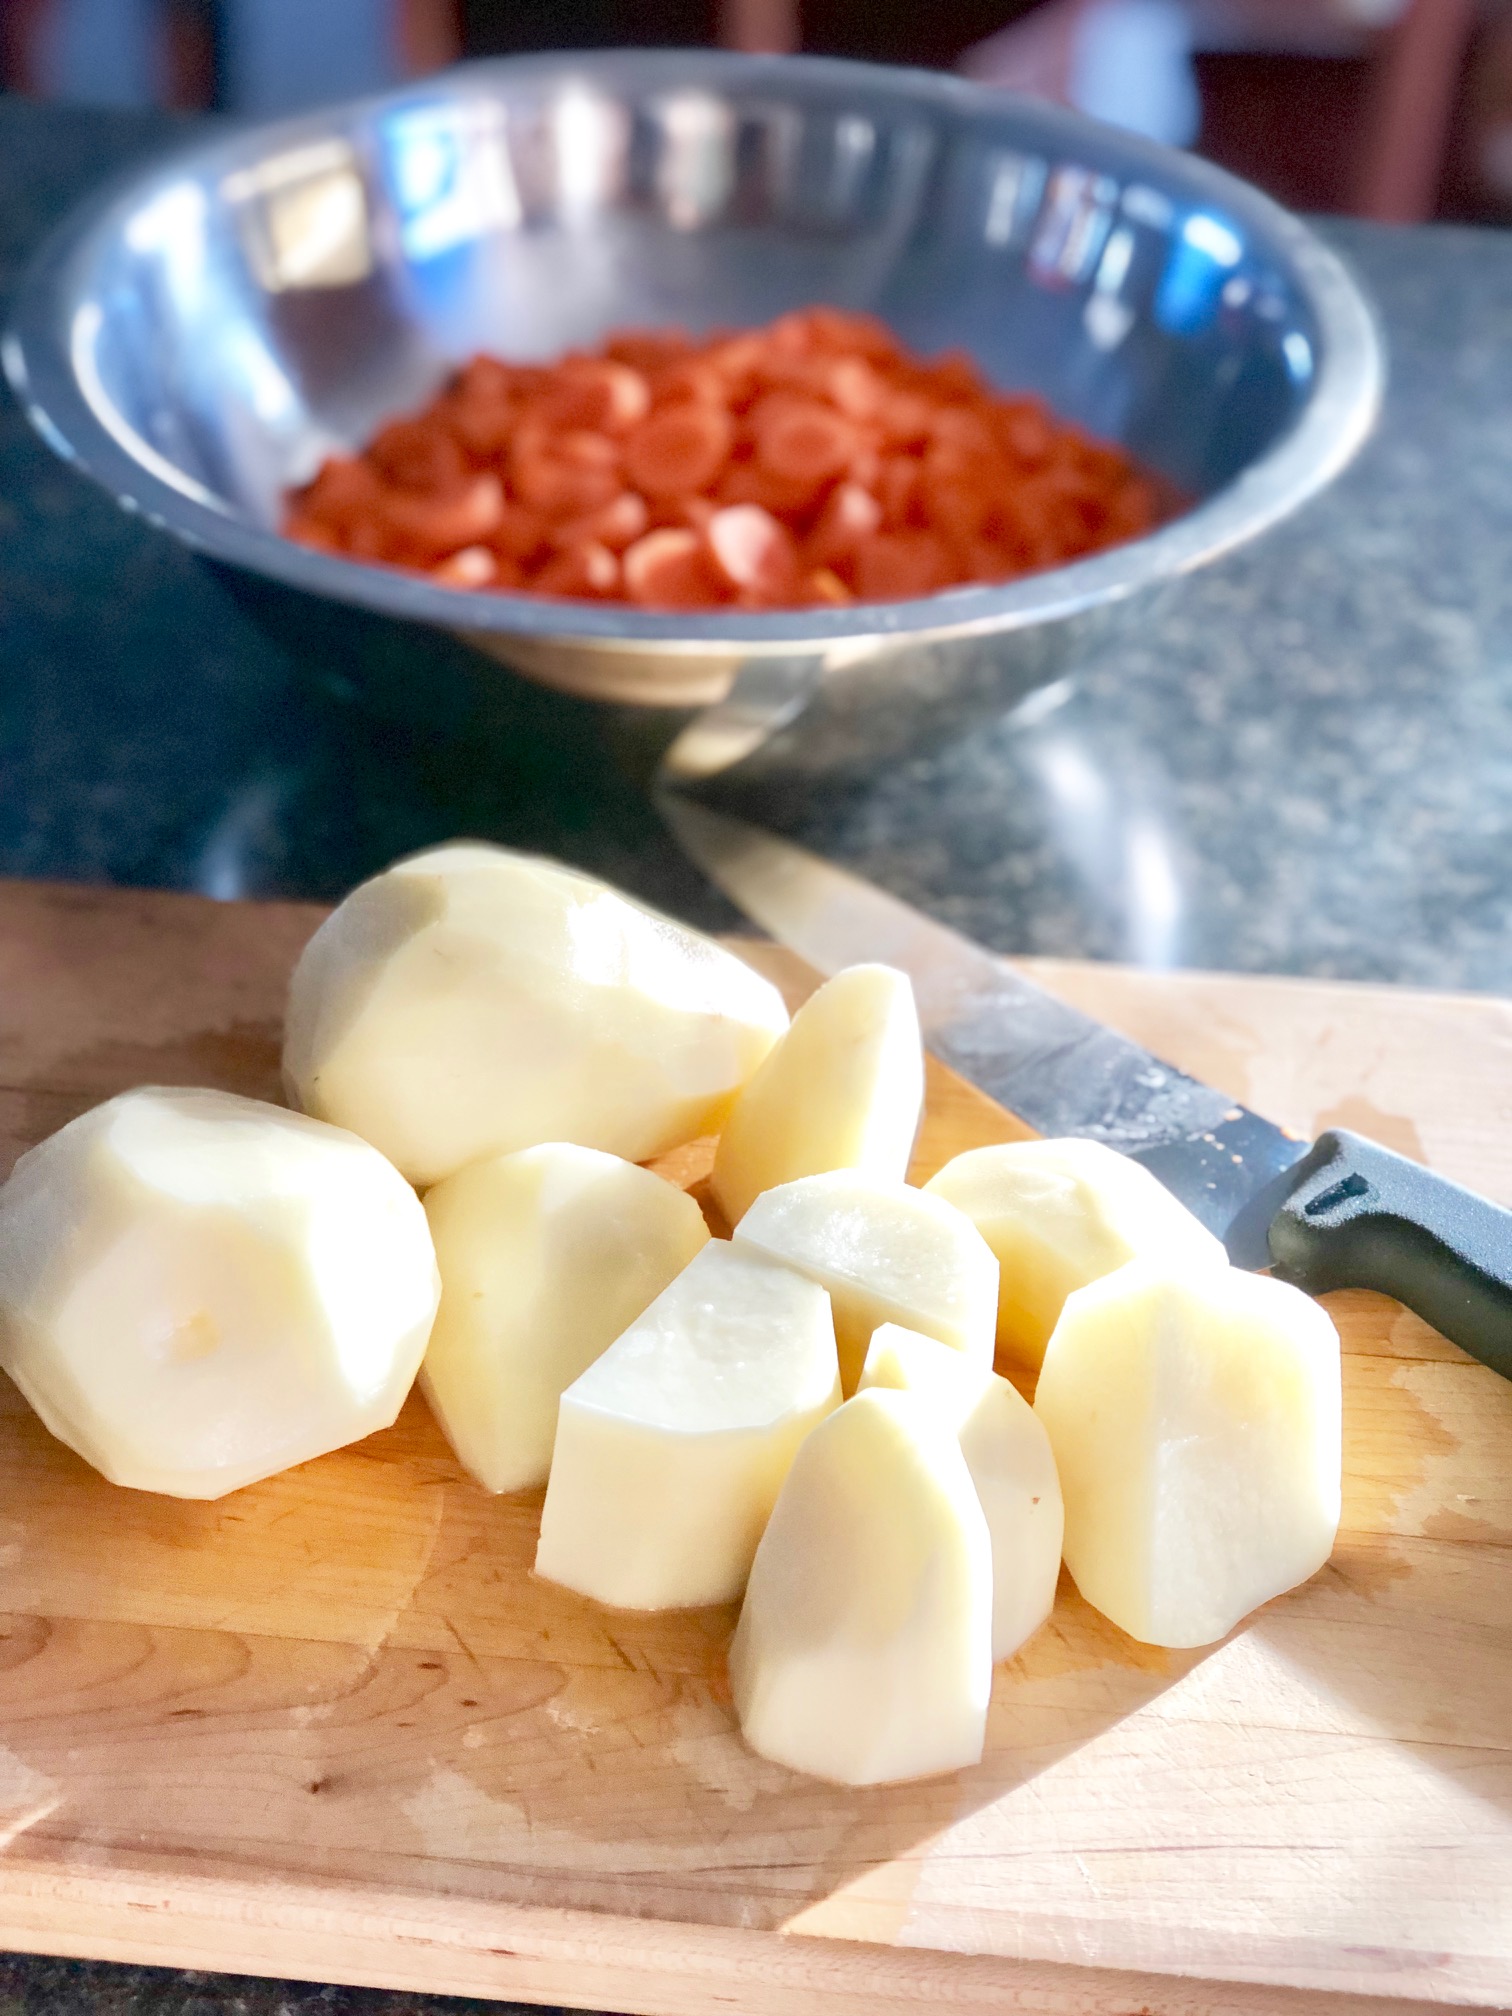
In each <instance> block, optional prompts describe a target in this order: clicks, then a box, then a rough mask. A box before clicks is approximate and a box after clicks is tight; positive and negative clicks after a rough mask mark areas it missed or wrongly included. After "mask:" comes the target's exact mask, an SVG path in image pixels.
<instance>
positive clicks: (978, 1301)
mask: <svg viewBox="0 0 1512 2016" xmlns="http://www.w3.org/2000/svg"><path fill="white" fill-rule="evenodd" d="M735 1243H736V1244H737V1245H739V1246H745V1247H751V1248H755V1250H756V1251H758V1252H761V1253H766V1254H769V1255H770V1256H771V1258H772V1259H774V1260H781V1261H782V1262H784V1264H785V1265H787V1266H789V1267H796V1268H797V1269H798V1271H799V1272H800V1273H801V1274H807V1275H808V1276H809V1277H810V1279H811V1280H814V1281H818V1282H819V1283H821V1285H822V1286H823V1287H825V1288H827V1289H828V1290H829V1292H830V1299H831V1301H832V1302H833V1304H834V1308H835V1338H836V1341H837V1343H838V1344H839V1347H840V1378H841V1383H842V1385H843V1386H844V1389H845V1391H846V1392H847V1393H854V1391H855V1390H856V1382H857V1380H858V1379H859V1378H860V1377H861V1366H862V1362H863V1360H864V1359H865V1357H866V1347H867V1345H868V1344H870V1342H871V1338H872V1332H873V1331H874V1330H875V1329H876V1328H877V1327H878V1326H879V1324H882V1323H901V1324H903V1326H904V1327H905V1328H906V1329H909V1330H922V1331H923V1333H924V1335H925V1336H926V1337H937V1338H938V1339H939V1341H940V1342H941V1343H942V1344H949V1345H951V1346H952V1347H953V1349H955V1350H957V1351H964V1352H965V1353H966V1354H967V1355H968V1356H969V1357H971V1358H974V1359H976V1360H978V1361H979V1362H980V1363H981V1364H983V1365H988V1366H990V1365H991V1363H992V1332H993V1324H994V1319H995V1316H996V1311H997V1262H996V1261H995V1260H994V1259H993V1257H992V1255H991V1253H990V1252H989V1251H988V1249H987V1246H986V1244H985V1242H984V1241H983V1239H982V1237H981V1234H980V1233H979V1232H977V1230H976V1229H975V1227H974V1226H973V1225H972V1223H971V1221H970V1220H969V1219H968V1218H966V1217H964V1216H963V1215H962V1214H961V1213H960V1212H959V1211H957V1210H956V1208H955V1206H954V1205H953V1204H948V1203H947V1202H946V1201H945V1199H944V1198H943V1197H932V1196H930V1195H929V1194H928V1193H927V1192H926V1191H923V1190H911V1189H910V1188H909V1187H908V1185H907V1184H906V1183H885V1182H882V1181H881V1180H880V1179H878V1178H875V1177H869V1176H863V1175H859V1174H856V1173H854V1172H852V1171H850V1170H837V1171H835V1172H834V1173H832V1174H829V1175H824V1176H805V1177H802V1178H801V1179H800V1180H799V1181H798V1182H796V1183H784V1184H783V1185H782V1186H781V1188H780V1189H777V1190H768V1191H767V1192H766V1193H765V1195H764V1196H761V1197H758V1198H757V1199H756V1202H755V1203H754V1204H753V1205H752V1206H751V1208H750V1210H749V1211H747V1212H746V1214H745V1216H744V1217H743V1218H742V1219H741V1221H740V1223H739V1224H738V1225H737V1226H736V1228H735Z"/></svg>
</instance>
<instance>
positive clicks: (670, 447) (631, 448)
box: [625, 401, 733, 497]
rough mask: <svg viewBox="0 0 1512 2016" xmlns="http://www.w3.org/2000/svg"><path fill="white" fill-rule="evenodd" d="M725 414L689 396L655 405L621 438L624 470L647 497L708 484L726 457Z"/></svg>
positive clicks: (729, 435) (728, 432) (727, 422)
mask: <svg viewBox="0 0 1512 2016" xmlns="http://www.w3.org/2000/svg"><path fill="white" fill-rule="evenodd" d="M732 439H733V436H732V432H731V428H730V419H729V415H728V414H727V413H725V412H724V411H723V410H722V408H720V407H718V406H711V405H704V404H702V403H695V402H691V401H690V402H688V403H686V404H682V405H677V406H668V407H664V408H659V409H658V410H657V411H656V412H654V413H652V414H651V416H650V417H649V419H646V420H643V421H642V422H641V424H640V426H639V427H637V428H635V429H634V430H633V432H632V433H631V434H630V435H629V436H628V437H627V439H626V441H625V474H626V476H627V477H628V478H629V480H630V482H631V483H632V484H633V485H634V486H635V488H636V489H637V490H641V491H644V493H645V494H646V496H647V497H679V496H686V495H687V494H688V493H689V492H690V491H694V490H704V489H706V488H707V487H708V486H709V485H710V484H711V483H712V482H713V481H714V479H715V478H716V477H717V476H718V474H719V472H720V470H721V469H722V468H723V467H724V465H725V462H726V460H727V459H728V457H729V453H730V446H731V442H732Z"/></svg>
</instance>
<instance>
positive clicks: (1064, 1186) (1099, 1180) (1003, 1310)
mask: <svg viewBox="0 0 1512 2016" xmlns="http://www.w3.org/2000/svg"><path fill="white" fill-rule="evenodd" d="M924 1187H925V1189H926V1190H928V1191H929V1193H930V1194H931V1196H934V1197H944V1198H946V1199H948V1201H949V1202H950V1203H952V1204H954V1205H955V1206H956V1208H957V1209H958V1210H960V1211H964V1212H965V1213H966V1216H967V1217H968V1218H969V1219H970V1220H971V1222H972V1224H973V1225H975V1226H976V1228H977V1230H978V1231H979V1232H980V1233H981V1235H982V1237H983V1238H984V1239H985V1240H986V1241H987V1244H988V1245H989V1246H990V1247H991V1248H992V1250H993V1252H994V1253H995V1254H996V1255H997V1262H998V1268H999V1275H998V1327H997V1341H998V1344H999V1346H1000V1347H1001V1348H1002V1349H1003V1350H1004V1351H1006V1352H1007V1353H1008V1354H1009V1355H1010V1356H1011V1357H1013V1358H1015V1359H1017V1360H1019V1361H1020V1363H1022V1364H1025V1365H1038V1364H1039V1363H1040V1362H1041V1360H1042V1359H1043V1358H1044V1355H1045V1346H1046V1344H1048V1343H1049V1341H1050V1332H1051V1331H1052V1330H1053V1329H1054V1328H1055V1325H1056V1322H1057V1320H1058V1318H1059V1316H1060V1312H1061V1307H1062V1305H1063V1304H1064V1302H1065V1299H1066V1297H1067V1296H1068V1295H1069V1294H1071V1293H1072V1292H1073V1291H1074V1290H1075V1289H1077V1288H1085V1287H1086V1285H1087V1283H1088V1282H1089V1281H1096V1280H1099V1279H1100V1278H1101V1277H1102V1276H1103V1275H1104V1274H1111V1273H1112V1272H1113V1269H1114V1268H1115V1267H1122V1266H1124V1265H1126V1264H1127V1262H1128V1261H1130V1260H1133V1259H1136V1258H1143V1259H1148V1260H1168V1261H1169V1262H1170V1263H1171V1265H1172V1266H1174V1267H1179V1268H1188V1267H1197V1266H1211V1267H1226V1266H1227V1265H1228V1255H1227V1254H1226V1253H1225V1252H1224V1250H1223V1245H1222V1242H1221V1241H1220V1240H1218V1239H1215V1238H1214V1237H1213V1234H1212V1233H1211V1232H1209V1231H1208V1229H1207V1227H1206V1226H1205V1225H1203V1224H1201V1223H1200V1222H1199V1220H1198V1219H1196V1218H1194V1217H1193V1216H1192V1214H1191V1212H1190V1211H1188V1210H1187V1208H1186V1206H1185V1205H1184V1204H1182V1203H1180V1202H1178V1200H1177V1199H1176V1198H1175V1197H1173V1196H1172V1195H1171V1193H1170V1191H1169V1190H1167V1189H1166V1187H1165V1185H1164V1184H1163V1183H1160V1182H1159V1181H1157V1179H1156V1178H1155V1177H1153V1176H1152V1175H1151V1174H1150V1172H1149V1170H1148V1169H1146V1168H1144V1167H1143V1166H1142V1165H1141V1164H1140V1163H1138V1162H1133V1161H1131V1160H1130V1159H1129V1157H1128V1156H1127V1155H1120V1154H1119V1153H1118V1152H1117V1150H1116V1149H1113V1148H1106V1147H1104V1146H1103V1144H1102V1143H1101V1142H1100V1141H1010V1142H1005V1143H1003V1144H1002V1145H1001V1146H1000V1147H995V1148H972V1149H969V1150H968V1151H967V1152H966V1154H964V1155H957V1156H956V1158H955V1160H954V1161H953V1162H947V1163H946V1164H945V1167H944V1168H943V1169H942V1170H940V1172H939V1173H938V1175H936V1176H933V1177H931V1178H930V1180H929V1182H928V1183H926V1184H925V1186H924Z"/></svg>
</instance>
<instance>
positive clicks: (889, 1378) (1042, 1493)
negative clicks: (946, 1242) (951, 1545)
mask: <svg viewBox="0 0 1512 2016" xmlns="http://www.w3.org/2000/svg"><path fill="white" fill-rule="evenodd" d="M873 1388H879V1389H891V1390H893V1391H896V1392H901V1393H909V1394H914V1395H917V1397H918V1398H919V1399H920V1400H921V1401H923V1402H925V1403H927V1404H928V1405H929V1406H931V1407H933V1408H934V1409H935V1410H936V1411H937V1413H938V1414H939V1415H940V1418H941V1419H942V1420H943V1421H944V1422H945V1423H946V1425H947V1426H948V1427H949V1429H950V1431H951V1433H952V1434H953V1435H954V1436H955V1438H956V1440H957V1441H958V1442H959V1444H960V1446H961V1454H962V1455H963V1456H964V1457H965V1458H966V1468H967V1470H968V1471H969V1472H970V1474H971V1482H972V1485H973V1487H974V1488H975V1490H976V1494H977V1497H978V1499H979V1500H980V1501H981V1507H982V1511H983V1514H984V1515H985V1517H986V1520H987V1531H988V1534H989V1536H990V1537H991V1540H992V1656H993V1658H994V1659H1011V1658H1012V1657H1013V1655H1014V1653H1015V1652H1017V1651H1018V1649H1019V1647H1020V1646H1021V1645H1022V1644H1023V1643H1024V1641H1025V1640H1026V1639H1027V1638H1029V1637H1031V1636H1032V1635H1033V1633H1034V1632H1036V1631H1037V1630H1038V1629H1039V1627H1040V1626H1041V1624H1043V1623H1044V1621H1045V1619H1046V1618H1047V1617H1048V1616H1049V1615H1050V1611H1051V1609H1052V1607H1053V1606H1054V1603H1055V1585H1056V1582H1057V1580H1058V1579H1059V1576H1060V1564H1061V1536H1062V1531H1063V1528H1064V1525H1065V1515H1064V1510H1063V1508H1062V1505H1061V1488H1060V1479H1059V1478H1058V1477H1057V1476H1056V1474H1055V1458H1054V1456H1053V1455H1052V1454H1051V1453H1050V1438H1049V1436H1048V1435H1047V1434H1046V1433H1045V1430H1044V1426H1043V1424H1042V1423H1041V1422H1040V1421H1039V1420H1038V1419H1037V1418H1036V1416H1035V1413H1034V1409H1033V1408H1032V1407H1031V1406H1030V1405H1029V1403H1028V1401H1027V1400H1025V1399H1024V1398H1023V1396H1022V1395H1021V1394H1019V1393H1017V1392H1015V1390H1014V1389H1013V1387H1012V1386H1010V1385H1009V1383H1008V1381H1007V1380H1006V1379H1000V1378H999V1377H998V1375H997V1374H996V1373H995V1372H993V1371H990V1370H989V1369H988V1368H987V1367H986V1366H983V1365H974V1364H973V1363H972V1362H971V1360H970V1359H968V1358H966V1357H963V1356H962V1354H961V1353H960V1352H959V1351H952V1350H951V1349H950V1348H949V1346H948V1345H945V1344H937V1343H936V1342H935V1340H934V1338H933V1337H921V1336H920V1335H919V1333H918V1332H917V1331H916V1330H904V1329H902V1328H901V1327H900V1326H899V1325H898V1324H896V1323H884V1324H883V1326H882V1328H881V1329H880V1330H879V1331H878V1332H877V1333H876V1335H875V1336H874V1337H873V1338H872V1341H871V1348H870V1350H868V1352H867V1354H866V1363H865V1365H864V1366H863V1367H862V1371H861V1385H860V1389H859V1390H860V1391H861V1392H863V1393H865V1392H869V1391H871V1390H872V1389H873Z"/></svg>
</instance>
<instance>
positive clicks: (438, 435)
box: [367, 420, 467, 496]
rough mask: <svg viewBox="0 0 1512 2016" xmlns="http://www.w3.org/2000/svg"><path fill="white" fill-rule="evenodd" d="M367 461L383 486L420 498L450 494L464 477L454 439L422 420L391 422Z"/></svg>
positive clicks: (464, 465) (463, 461) (464, 467)
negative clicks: (421, 496) (382, 482)
mask: <svg viewBox="0 0 1512 2016" xmlns="http://www.w3.org/2000/svg"><path fill="white" fill-rule="evenodd" d="M367 459H368V461H369V462H370V463H371V464H372V465H373V467H374V468H375V469H376V470H377V471H378V474H379V475H380V476H381V477H382V478H383V479H384V481H385V482H387V483H391V484H394V485H395V486H396V487H397V488H399V489H401V490H415V491H418V492H420V493H421V494H422V495H423V496H431V495H434V494H435V493H436V492H438V491H443V490H454V489H455V488H456V487H457V485H458V484H459V483H460V482H461V481H462V480H463V478H464V477H465V476H466V475H467V461H466V458H465V456H464V455H463V453H462V448H461V444H460V443H459V442H458V441H457V439H456V438H455V436H453V435H451V434H448V433H447V432H446V431H445V430H444V429H443V428H440V427H436V426H433V425H428V424H427V423H426V422H425V421H423V420H391V421H390V422H389V424H388V426H387V427H384V428H381V429H380V430H379V432H378V434H377V435H376V437H375V438H374V440H373V442H372V445H371V446H370V447H369V449H368V451H367Z"/></svg>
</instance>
